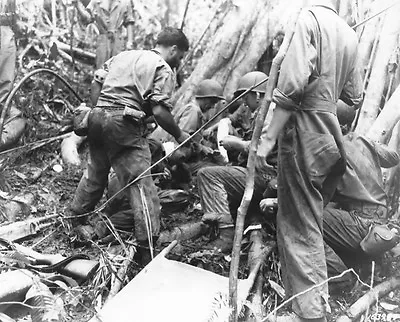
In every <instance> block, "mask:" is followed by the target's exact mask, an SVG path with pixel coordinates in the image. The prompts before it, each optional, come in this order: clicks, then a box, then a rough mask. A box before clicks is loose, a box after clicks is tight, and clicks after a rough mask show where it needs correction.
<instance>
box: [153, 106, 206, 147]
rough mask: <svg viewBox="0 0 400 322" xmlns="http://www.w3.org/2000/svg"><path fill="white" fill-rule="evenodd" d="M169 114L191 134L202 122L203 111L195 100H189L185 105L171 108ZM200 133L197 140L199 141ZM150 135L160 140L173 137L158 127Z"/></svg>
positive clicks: (182, 128)
mask: <svg viewBox="0 0 400 322" xmlns="http://www.w3.org/2000/svg"><path fill="white" fill-rule="evenodd" d="M171 114H172V115H173V117H174V120H175V122H176V124H178V126H179V128H180V129H181V130H182V131H185V132H186V133H189V134H192V133H194V132H196V131H197V130H198V129H199V128H200V127H201V126H202V125H203V123H204V116H203V112H202V111H201V109H200V107H199V105H198V104H197V103H196V100H193V101H191V102H190V103H188V104H186V105H182V106H181V107H179V108H175V109H173V110H172V112H171ZM200 136H201V135H200V134H199V135H198V138H197V141H200V139H201V138H200ZM150 137H151V138H152V139H154V140H157V141H160V142H171V141H172V142H174V141H175V139H174V138H173V136H172V135H170V134H168V133H167V132H166V131H165V130H164V129H162V128H160V127H158V128H157V129H156V130H155V131H154V132H153V133H152V134H151V135H150Z"/></svg>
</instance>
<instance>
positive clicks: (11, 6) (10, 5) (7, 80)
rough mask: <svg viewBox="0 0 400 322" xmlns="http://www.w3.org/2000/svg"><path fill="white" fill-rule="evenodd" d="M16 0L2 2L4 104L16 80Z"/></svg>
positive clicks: (0, 89)
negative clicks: (14, 28)
mask: <svg viewBox="0 0 400 322" xmlns="http://www.w3.org/2000/svg"><path fill="white" fill-rule="evenodd" d="M14 23H15V0H1V1H0V102H4V100H5V99H6V98H7V96H8V94H9V93H10V91H11V89H12V85H13V82H14V78H15V60H16V53H17V49H16V45H15V37H14V31H13V24H14Z"/></svg>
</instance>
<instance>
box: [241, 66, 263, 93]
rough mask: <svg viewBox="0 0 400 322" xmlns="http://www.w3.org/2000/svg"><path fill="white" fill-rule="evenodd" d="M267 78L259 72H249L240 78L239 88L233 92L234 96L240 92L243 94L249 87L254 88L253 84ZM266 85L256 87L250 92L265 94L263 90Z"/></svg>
mask: <svg viewBox="0 0 400 322" xmlns="http://www.w3.org/2000/svg"><path fill="white" fill-rule="evenodd" d="M266 78H268V76H267V74H265V73H263V72H259V71H255V72H250V73H247V74H245V75H243V76H242V78H241V79H240V80H239V86H238V88H237V90H236V92H235V94H238V93H240V92H244V91H245V90H247V89H249V88H250V87H252V86H254V85H255V84H258V83H259V82H261V81H262V80H264V79H266ZM266 86H267V84H266V82H265V83H262V84H261V85H258V86H257V87H255V88H254V89H253V90H252V91H254V92H258V93H263V94H264V93H265V88H266Z"/></svg>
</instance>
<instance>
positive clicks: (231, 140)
mask: <svg viewBox="0 0 400 322" xmlns="http://www.w3.org/2000/svg"><path fill="white" fill-rule="evenodd" d="M219 144H220V145H221V146H223V147H224V148H225V149H226V150H228V151H231V150H237V151H241V150H243V149H244V141H243V140H242V139H241V138H238V137H236V136H233V135H228V136H226V137H224V138H223V139H222V140H221V141H219Z"/></svg>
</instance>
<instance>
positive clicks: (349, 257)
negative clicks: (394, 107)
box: [324, 103, 400, 287]
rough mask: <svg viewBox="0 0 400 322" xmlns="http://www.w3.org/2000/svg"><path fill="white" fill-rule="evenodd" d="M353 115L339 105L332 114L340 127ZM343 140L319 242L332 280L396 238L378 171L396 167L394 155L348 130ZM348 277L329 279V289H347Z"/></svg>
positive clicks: (362, 264) (379, 252)
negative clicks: (343, 158) (342, 160)
mask: <svg viewBox="0 0 400 322" xmlns="http://www.w3.org/2000/svg"><path fill="white" fill-rule="evenodd" d="M354 115H355V112H354V111H351V109H349V108H348V107H347V106H346V105H345V104H343V103H340V104H338V108H337V116H338V119H339V122H340V124H341V125H342V129H346V126H347V125H348V124H351V123H352V121H353V118H354ZM345 133H346V132H344V134H345ZM343 142H344V148H345V150H346V154H347V167H346V172H345V173H344V175H343V177H342V178H341V180H340V182H339V184H338V186H337V189H336V192H335V194H334V196H333V198H332V203H330V204H328V206H327V207H326V208H325V209H324V240H325V242H326V243H327V245H329V246H330V247H331V248H332V249H331V250H330V249H329V248H328V247H327V248H326V249H325V253H326V260H327V266H328V273H329V275H330V276H337V275H339V274H341V273H342V272H343V271H345V270H347V268H348V267H353V268H354V269H356V270H360V269H362V268H364V267H365V266H366V264H369V262H370V261H371V260H377V259H379V257H380V256H381V255H382V254H383V253H384V252H385V251H387V250H389V249H391V248H392V247H393V246H394V245H395V244H396V242H397V241H398V240H399V237H398V235H397V234H396V232H395V231H394V230H392V229H391V228H390V227H389V226H388V225H387V224H388V217H387V195H386V192H385V190H384V186H383V178H382V171H381V168H391V167H394V166H396V165H397V164H398V163H399V160H400V157H399V155H398V153H397V152H396V151H395V150H393V149H390V148H389V147H387V146H386V145H384V144H380V143H377V142H373V141H372V140H370V139H368V138H366V137H365V136H362V135H358V134H356V133H353V132H350V133H347V134H346V135H345V136H344V141H343ZM332 250H333V251H332ZM368 267H369V265H368ZM351 277H352V276H351V274H346V275H345V276H343V278H341V279H340V280H336V281H332V283H331V284H332V285H331V286H337V287H340V286H343V285H344V284H347V285H351V281H352V279H351Z"/></svg>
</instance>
